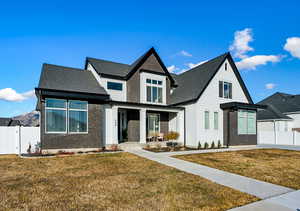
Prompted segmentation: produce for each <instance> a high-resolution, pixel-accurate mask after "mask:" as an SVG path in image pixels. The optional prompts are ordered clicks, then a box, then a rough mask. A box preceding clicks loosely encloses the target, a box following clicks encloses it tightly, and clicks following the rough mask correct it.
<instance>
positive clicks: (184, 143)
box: [183, 107, 186, 147]
mask: <svg viewBox="0 0 300 211" xmlns="http://www.w3.org/2000/svg"><path fill="white" fill-rule="evenodd" d="M185 125H186V118H185V107H184V126H183V128H184V136H183V137H184V138H183V146H184V147H186V126H185Z"/></svg>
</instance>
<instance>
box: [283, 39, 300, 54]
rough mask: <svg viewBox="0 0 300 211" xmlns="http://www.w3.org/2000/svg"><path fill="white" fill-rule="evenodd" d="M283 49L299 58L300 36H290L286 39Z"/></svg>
mask: <svg viewBox="0 0 300 211" xmlns="http://www.w3.org/2000/svg"><path fill="white" fill-rule="evenodd" d="M284 50H286V51H288V52H289V53H290V54H292V56H293V57H297V58H299V59H300V37H290V38H287V39H286V43H285V45H284Z"/></svg>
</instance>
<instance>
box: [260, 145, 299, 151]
mask: <svg viewBox="0 0 300 211" xmlns="http://www.w3.org/2000/svg"><path fill="white" fill-rule="evenodd" d="M257 148H264V149H266V148H272V149H287V150H295V151H300V146H299V145H277V144H260V145H257Z"/></svg>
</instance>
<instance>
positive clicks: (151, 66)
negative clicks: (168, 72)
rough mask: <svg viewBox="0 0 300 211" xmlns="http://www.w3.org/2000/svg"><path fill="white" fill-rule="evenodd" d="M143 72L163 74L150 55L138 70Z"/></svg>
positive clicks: (157, 63) (155, 60)
mask: <svg viewBox="0 0 300 211" xmlns="http://www.w3.org/2000/svg"><path fill="white" fill-rule="evenodd" d="M139 69H145V70H151V71H154V72H158V73H165V71H164V70H163V68H162V67H161V65H160V64H159V62H158V61H157V59H156V57H155V56H154V55H153V54H152V55H151V56H149V57H148V59H147V60H146V61H145V63H144V64H143V65H142V66H141V67H140V68H139Z"/></svg>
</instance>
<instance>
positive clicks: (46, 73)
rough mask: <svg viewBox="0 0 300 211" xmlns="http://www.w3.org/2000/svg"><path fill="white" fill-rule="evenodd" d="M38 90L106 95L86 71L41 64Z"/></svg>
mask: <svg viewBox="0 0 300 211" xmlns="http://www.w3.org/2000/svg"><path fill="white" fill-rule="evenodd" d="M38 88H40V89H47V90H55V91H68V92H80V93H88V94H99V95H107V92H106V91H105V90H104V88H103V87H101V86H100V84H99V83H98V82H97V80H96V79H95V77H94V76H93V74H92V73H91V72H90V71H88V70H81V69H77V68H70V67H64V66H58V65H52V64H43V68H42V73H41V77H40V82H39V85H38Z"/></svg>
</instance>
